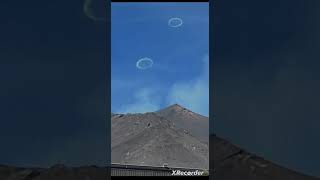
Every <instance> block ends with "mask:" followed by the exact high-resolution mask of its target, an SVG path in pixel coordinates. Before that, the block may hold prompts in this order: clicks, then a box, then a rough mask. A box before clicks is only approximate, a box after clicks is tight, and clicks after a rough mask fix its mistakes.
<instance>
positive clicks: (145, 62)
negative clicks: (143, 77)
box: [136, 57, 153, 70]
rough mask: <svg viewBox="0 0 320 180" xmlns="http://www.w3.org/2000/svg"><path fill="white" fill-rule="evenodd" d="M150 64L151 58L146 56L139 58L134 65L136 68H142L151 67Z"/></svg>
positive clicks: (151, 62)
mask: <svg viewBox="0 0 320 180" xmlns="http://www.w3.org/2000/svg"><path fill="white" fill-rule="evenodd" d="M152 65H153V60H152V59H150V58H147V57H145V58H141V59H139V60H138V61H137V63H136V67H137V68H138V69H143V70H144V69H149V68H151V67H152Z"/></svg>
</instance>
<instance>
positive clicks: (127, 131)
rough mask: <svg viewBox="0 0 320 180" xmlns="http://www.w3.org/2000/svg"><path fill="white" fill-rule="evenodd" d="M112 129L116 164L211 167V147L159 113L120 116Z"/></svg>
mask: <svg viewBox="0 0 320 180" xmlns="http://www.w3.org/2000/svg"><path fill="white" fill-rule="evenodd" d="M111 125H112V126H111V129H112V130H111V132H112V133H111V137H112V138H111V139H112V144H111V148H112V153H111V155H112V163H117V164H133V165H148V166H163V165H164V164H167V165H168V166H172V167H187V168H203V169H208V167H209V152H208V145H207V144H204V143H202V142H200V141H199V140H198V139H197V138H195V137H193V136H191V135H190V134H188V133H187V132H185V131H183V130H180V129H177V128H176V127H175V125H174V124H173V123H172V121H171V120H169V119H167V118H164V117H162V116H159V115H157V114H156V113H145V114H126V115H116V116H113V117H112V119H111Z"/></svg>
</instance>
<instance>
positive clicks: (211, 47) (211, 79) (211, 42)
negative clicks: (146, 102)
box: [209, 0, 215, 180]
mask: <svg viewBox="0 0 320 180" xmlns="http://www.w3.org/2000/svg"><path fill="white" fill-rule="evenodd" d="M214 2H215V1H213V0H210V1H209V179H210V180H213V179H214V178H213V176H214V175H213V174H214V158H213V154H214V147H213V123H214V122H213V121H214V117H215V116H214V110H215V103H214V99H215V98H214V74H213V73H214V71H213V69H214V59H213V52H214V46H215V44H214V31H213V26H214V25H213V24H214V23H213V22H214V9H213V7H214Z"/></svg>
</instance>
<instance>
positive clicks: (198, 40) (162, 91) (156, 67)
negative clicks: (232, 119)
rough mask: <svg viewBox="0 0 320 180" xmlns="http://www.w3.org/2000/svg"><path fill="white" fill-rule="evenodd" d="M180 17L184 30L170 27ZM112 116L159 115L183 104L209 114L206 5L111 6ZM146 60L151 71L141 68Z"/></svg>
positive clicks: (137, 4) (150, 4) (138, 4)
mask: <svg viewBox="0 0 320 180" xmlns="http://www.w3.org/2000/svg"><path fill="white" fill-rule="evenodd" d="M177 17H178V18H180V19H182V21H183V24H182V26H180V27H176V28H174V27H170V26H168V21H169V19H170V18H177ZM111 22H112V40H111V44H112V56H111V58H112V63H111V67H112V68H111V69H112V70H111V71H112V78H111V79H112V111H113V112H118V113H129V112H131V113H137V112H149V111H156V110H158V109H161V108H164V107H166V106H168V105H171V104H174V103H178V104H180V105H182V106H184V107H186V108H189V109H190V110H192V111H194V112H197V113H200V114H203V115H208V109H209V89H208V87H209V86H208V85H209V81H208V70H209V62H208V52H209V51H208V48H209V40H208V36H209V15H208V4H207V3H112V15H111ZM144 57H148V58H151V59H152V60H153V66H152V67H151V68H149V69H145V70H142V69H138V68H137V67H136V62H137V61H138V60H139V59H141V58H144Z"/></svg>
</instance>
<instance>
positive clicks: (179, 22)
mask: <svg viewBox="0 0 320 180" xmlns="http://www.w3.org/2000/svg"><path fill="white" fill-rule="evenodd" d="M182 24H183V21H182V19H181V18H177V17H175V18H171V19H169V21H168V26H170V27H174V28H176V27H180V26H182Z"/></svg>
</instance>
